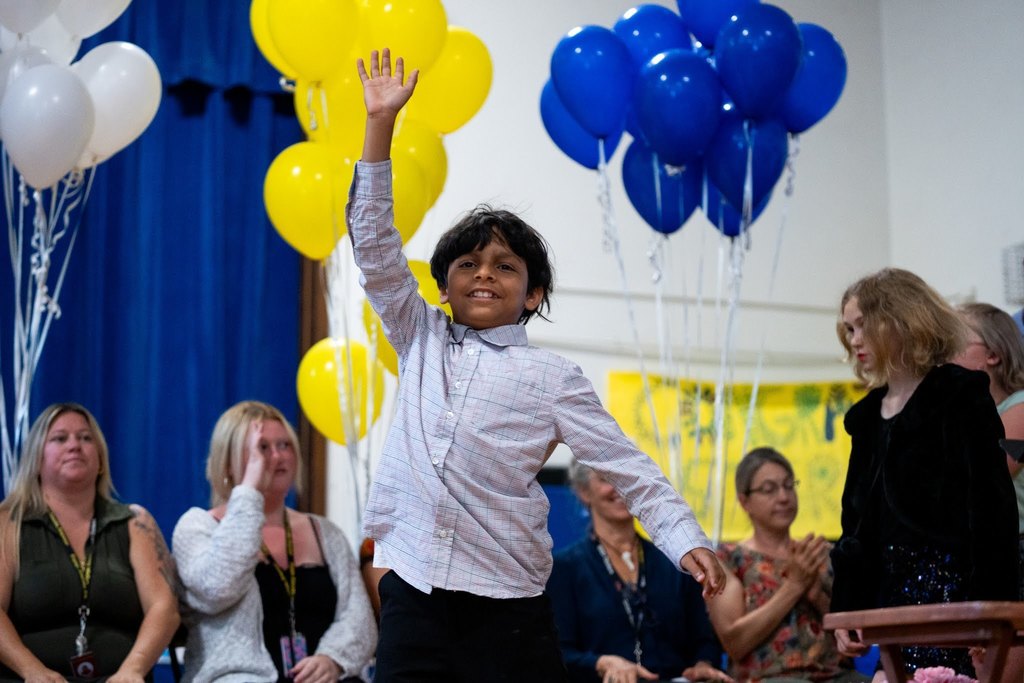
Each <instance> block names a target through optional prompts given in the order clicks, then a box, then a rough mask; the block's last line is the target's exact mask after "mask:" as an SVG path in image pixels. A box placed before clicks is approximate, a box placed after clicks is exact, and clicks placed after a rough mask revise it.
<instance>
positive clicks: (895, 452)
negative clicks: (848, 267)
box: [831, 268, 1017, 674]
mask: <svg viewBox="0 0 1024 683" xmlns="http://www.w3.org/2000/svg"><path fill="white" fill-rule="evenodd" d="M837 332H838V335H839V341H840V342H841V343H842V345H843V348H845V349H846V351H847V353H848V355H849V357H850V358H851V359H852V360H853V362H854V372H855V373H856V374H857V376H858V377H860V378H861V379H863V380H864V381H865V383H866V384H867V385H868V387H869V388H870V390H871V391H870V392H869V393H868V394H867V396H865V397H864V398H863V399H861V400H860V401H858V402H857V403H856V404H855V405H854V406H853V407H852V408H850V410H849V411H848V412H847V414H846V419H845V426H846V431H847V432H849V434H850V437H851V451H850V463H849V469H848V471H847V478H846V485H845V488H844V490H843V498H842V527H843V533H842V537H841V538H840V540H839V542H838V543H837V544H836V547H835V549H834V550H833V551H832V563H833V568H834V571H835V582H834V586H833V592H832V605H831V608H832V610H833V611H845V610H854V609H866V608H874V607H890V606H898V605H912V604H926V603H937V602H956V601H963V600H1016V599H1017V511H1016V503H1015V499H1014V493H1013V486H1012V485H1011V483H1010V477H1009V474H1008V473H1007V470H1006V460H1005V455H1004V454H1003V451H1002V449H1001V448H1000V446H999V439H1000V438H1001V437H1002V436H1003V426H1002V423H1001V422H1000V421H999V415H998V414H997V413H996V409H995V404H994V403H993V402H992V397H991V396H990V395H989V391H988V384H989V380H988V377H987V376H986V375H984V374H983V373H980V372H974V371H971V370H967V369H965V368H962V367H960V366H959V365H956V364H954V363H952V362H951V361H952V360H953V359H954V358H955V357H956V356H957V354H959V353H960V351H961V350H962V349H963V348H964V346H965V345H966V342H967V339H968V334H969V330H968V328H967V326H966V325H965V324H964V322H963V320H962V319H961V318H960V316H959V315H958V314H957V312H956V311H955V310H954V309H953V308H952V307H951V306H950V305H949V304H948V303H947V302H945V301H944V300H943V299H942V297H941V296H939V294H938V293H937V292H935V290H934V289H932V288H931V287H930V286H928V284H926V283H925V282H924V281H923V280H922V279H921V278H920V277H918V276H917V275H914V274H913V273H910V272H908V271H906V270H901V269H898V268H886V269H884V270H881V271H879V272H877V273H874V274H872V275H869V276H867V277H864V278H862V279H860V280H858V281H857V282H855V283H854V284H853V285H851V286H850V287H849V288H848V289H847V290H846V292H845V293H844V294H843V297H842V300H841V303H840V320H839V322H838V324H837ZM836 641H837V644H838V646H839V650H840V652H842V653H843V654H846V655H849V656H855V655H859V654H862V653H863V652H864V651H865V650H866V649H867V647H868V645H867V644H865V643H863V642H860V641H859V640H858V639H857V638H856V636H854V635H852V634H851V633H850V632H848V631H845V630H838V631H836ZM903 659H904V662H905V663H906V665H907V666H908V668H910V669H911V670H914V669H917V668H920V667H927V666H939V665H941V666H948V667H950V668H953V669H954V670H956V671H958V672H960V673H965V674H970V673H971V672H972V665H971V661H970V657H969V656H968V654H967V651H966V650H962V649H944V648H933V647H913V648H904V649H903Z"/></svg>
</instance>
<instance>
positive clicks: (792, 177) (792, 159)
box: [743, 135, 800, 453]
mask: <svg viewBox="0 0 1024 683" xmlns="http://www.w3.org/2000/svg"><path fill="white" fill-rule="evenodd" d="M799 154H800V140H799V136H796V135H794V136H793V137H792V144H791V146H790V150H789V154H788V156H787V157H786V188H785V190H784V193H783V194H784V197H785V199H784V201H783V202H782V218H781V219H780V220H779V232H778V233H777V234H776V236H775V253H774V254H773V255H772V270H771V275H770V277H769V279H768V294H767V300H768V302H769V303H770V302H771V301H773V300H774V296H775V281H776V280H777V278H778V274H779V256H780V254H782V238H783V235H784V234H785V232H786V224H787V222H788V221H789V207H790V204H791V203H792V198H793V190H794V188H795V186H796V158H797V156H799ZM767 339H768V329H767V326H765V327H763V328H762V329H761V344H760V348H759V349H758V351H757V367H756V368H755V370H754V386H753V388H752V390H751V392H750V405H749V406H748V408H747V424H746V427H745V428H744V430H743V452H744V453H746V452H747V450H748V449H749V444H750V430H751V429H752V427H753V424H754V411H755V409H756V408H757V394H758V390H759V389H760V387H761V371H762V368H763V367H764V349H765V345H766V343H767Z"/></svg>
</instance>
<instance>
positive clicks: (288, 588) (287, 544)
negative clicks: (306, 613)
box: [260, 509, 295, 640]
mask: <svg viewBox="0 0 1024 683" xmlns="http://www.w3.org/2000/svg"><path fill="white" fill-rule="evenodd" d="M284 548H285V552H286V553H287V555H288V576H285V574H284V570H283V569H281V567H280V566H279V565H278V564H277V560H275V559H274V556H273V555H272V554H271V553H270V549H269V548H267V544H266V543H264V542H260V550H262V551H263V554H264V555H266V556H267V559H269V560H270V563H271V564H272V565H274V569H276V570H277V576H278V578H280V579H281V583H282V584H284V591H285V593H287V594H288V625H289V627H290V628H291V637H292V639H293V640H294V639H295V542H294V541H293V540H292V525H291V523H289V521H288V510H287V509H286V510H285V511H284Z"/></svg>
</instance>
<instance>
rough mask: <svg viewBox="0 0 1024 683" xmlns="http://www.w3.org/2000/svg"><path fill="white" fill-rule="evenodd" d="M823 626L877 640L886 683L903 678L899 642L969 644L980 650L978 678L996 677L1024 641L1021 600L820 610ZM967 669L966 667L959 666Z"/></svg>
mask: <svg viewBox="0 0 1024 683" xmlns="http://www.w3.org/2000/svg"><path fill="white" fill-rule="evenodd" d="M825 628H826V629H827V630H829V631H834V630H836V629H849V630H851V631H852V630H855V629H860V630H861V634H862V635H863V640H864V642H866V643H877V644H878V647H879V650H880V654H881V659H882V667H883V668H884V669H885V674H886V676H887V677H888V679H889V683H904V682H905V681H906V680H907V672H906V669H905V668H904V665H903V657H902V656H901V654H900V647H902V646H909V645H930V646H935V647H971V646H973V645H980V646H982V647H984V648H986V650H985V664H984V669H983V676H982V677H981V683H987V682H988V681H998V680H999V678H1000V677H1001V676H1002V673H1003V665H1004V664H1005V662H1006V652H1007V650H1008V649H1009V647H1010V646H1011V645H1014V644H1020V643H1024V638H1022V635H1024V634H1021V633H1020V631H1022V630H1024V602H984V601H979V602H951V603H944V604H935V605H911V606H908V607H884V608H881V609H869V610H859V611H856V612H833V613H831V614H826V615H825ZM957 673H966V674H968V675H970V673H971V672H969V671H966V672H965V671H958V672H957Z"/></svg>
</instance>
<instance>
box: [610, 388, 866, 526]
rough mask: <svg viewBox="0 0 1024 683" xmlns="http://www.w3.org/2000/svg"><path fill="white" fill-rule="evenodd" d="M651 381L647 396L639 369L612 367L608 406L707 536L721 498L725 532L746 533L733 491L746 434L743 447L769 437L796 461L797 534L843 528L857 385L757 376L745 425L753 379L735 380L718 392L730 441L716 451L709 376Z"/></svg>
mask: <svg viewBox="0 0 1024 683" xmlns="http://www.w3.org/2000/svg"><path fill="white" fill-rule="evenodd" d="M649 383H650V386H651V392H650V400H648V396H647V393H646V392H645V391H644V387H643V381H642V379H641V377H640V374H639V373H636V372H612V373H609V377H608V397H609V399H608V409H609V411H610V412H611V414H612V415H613V416H614V417H615V419H616V420H618V421H619V424H620V425H621V426H622V429H623V431H625V432H626V434H627V435H628V436H630V437H631V438H632V439H633V440H635V441H636V443H637V445H638V446H639V447H640V449H641V450H643V451H644V452H646V453H647V454H648V455H650V456H651V457H652V458H653V459H654V460H655V462H657V463H658V464H659V465H660V466H661V468H662V470H663V471H664V472H665V474H666V476H667V477H668V478H669V481H671V482H672V483H673V485H674V486H675V487H676V489H677V490H679V491H680V492H681V493H682V494H683V497H684V498H685V499H686V501H687V502H688V503H689V504H690V506H691V507H692V508H693V510H694V512H695V513H696V515H697V519H698V520H700V523H701V525H702V526H703V527H704V529H705V530H706V531H707V532H708V533H709V535H710V534H711V533H712V529H713V528H714V526H715V524H714V522H715V514H714V512H715V508H716V505H721V508H722V516H721V540H725V541H738V540H741V539H743V538H747V537H748V536H749V535H750V532H751V529H750V522H749V520H748V519H747V515H746V513H745V512H744V511H743V508H741V507H740V506H739V503H738V502H737V500H736V489H735V486H734V483H733V481H734V476H735V472H736V463H738V462H739V460H740V458H741V457H742V456H743V453H744V442H746V447H747V450H750V449H752V448H756V447H758V446H771V447H772V448H775V449H776V450H777V451H779V452H780V453H782V454H783V455H785V456H786V457H787V458H788V459H789V461H790V462H791V463H792V464H793V469H794V471H795V472H796V478H797V479H798V480H799V482H800V485H799V488H798V492H799V500H800V513H799V514H798V515H797V518H796V522H794V524H793V529H792V533H793V536H794V537H802V536H803V535H804V534H807V533H810V532H813V533H817V534H823V535H825V536H826V537H828V538H832V539H835V538H838V537H839V534H840V530H841V529H840V522H839V511H840V499H841V497H842V492H843V484H844V482H845V480H846V465H847V461H848V459H849V456H850V437H849V435H848V434H847V433H846V430H845V429H843V416H844V415H845V414H846V410H847V409H848V408H849V407H850V406H852V405H853V404H854V402H856V401H857V400H858V399H859V398H860V397H861V396H863V390H862V389H861V387H860V385H858V384H856V383H854V382H848V383H842V382H840V383H827V384H761V385H759V387H758V391H757V405H756V408H755V410H754V413H753V416H752V418H751V419H750V420H749V433H748V414H749V412H750V410H749V407H750V396H751V392H752V391H753V386H752V385H749V384H734V385H732V386H731V387H728V388H727V390H726V392H725V393H726V395H725V396H724V397H723V400H722V405H723V411H724V419H723V422H722V431H723V433H724V434H723V437H724V442H723V448H722V449H721V451H719V448H718V447H717V445H716V438H715V386H714V385H713V384H707V383H701V384H699V385H698V384H696V383H694V382H688V381H681V382H679V384H678V386H674V385H672V384H668V383H664V382H662V381H660V380H659V379H658V378H656V377H650V378H649ZM652 409H653V414H654V418H653V419H652ZM655 420H656V422H657V431H655V429H654V428H653V424H654V422H655ZM719 452H721V454H722V457H721V458H720V459H719V458H718V457H717V454H718V453H719ZM716 492H717V493H718V494H719V495H715V494H716Z"/></svg>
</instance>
